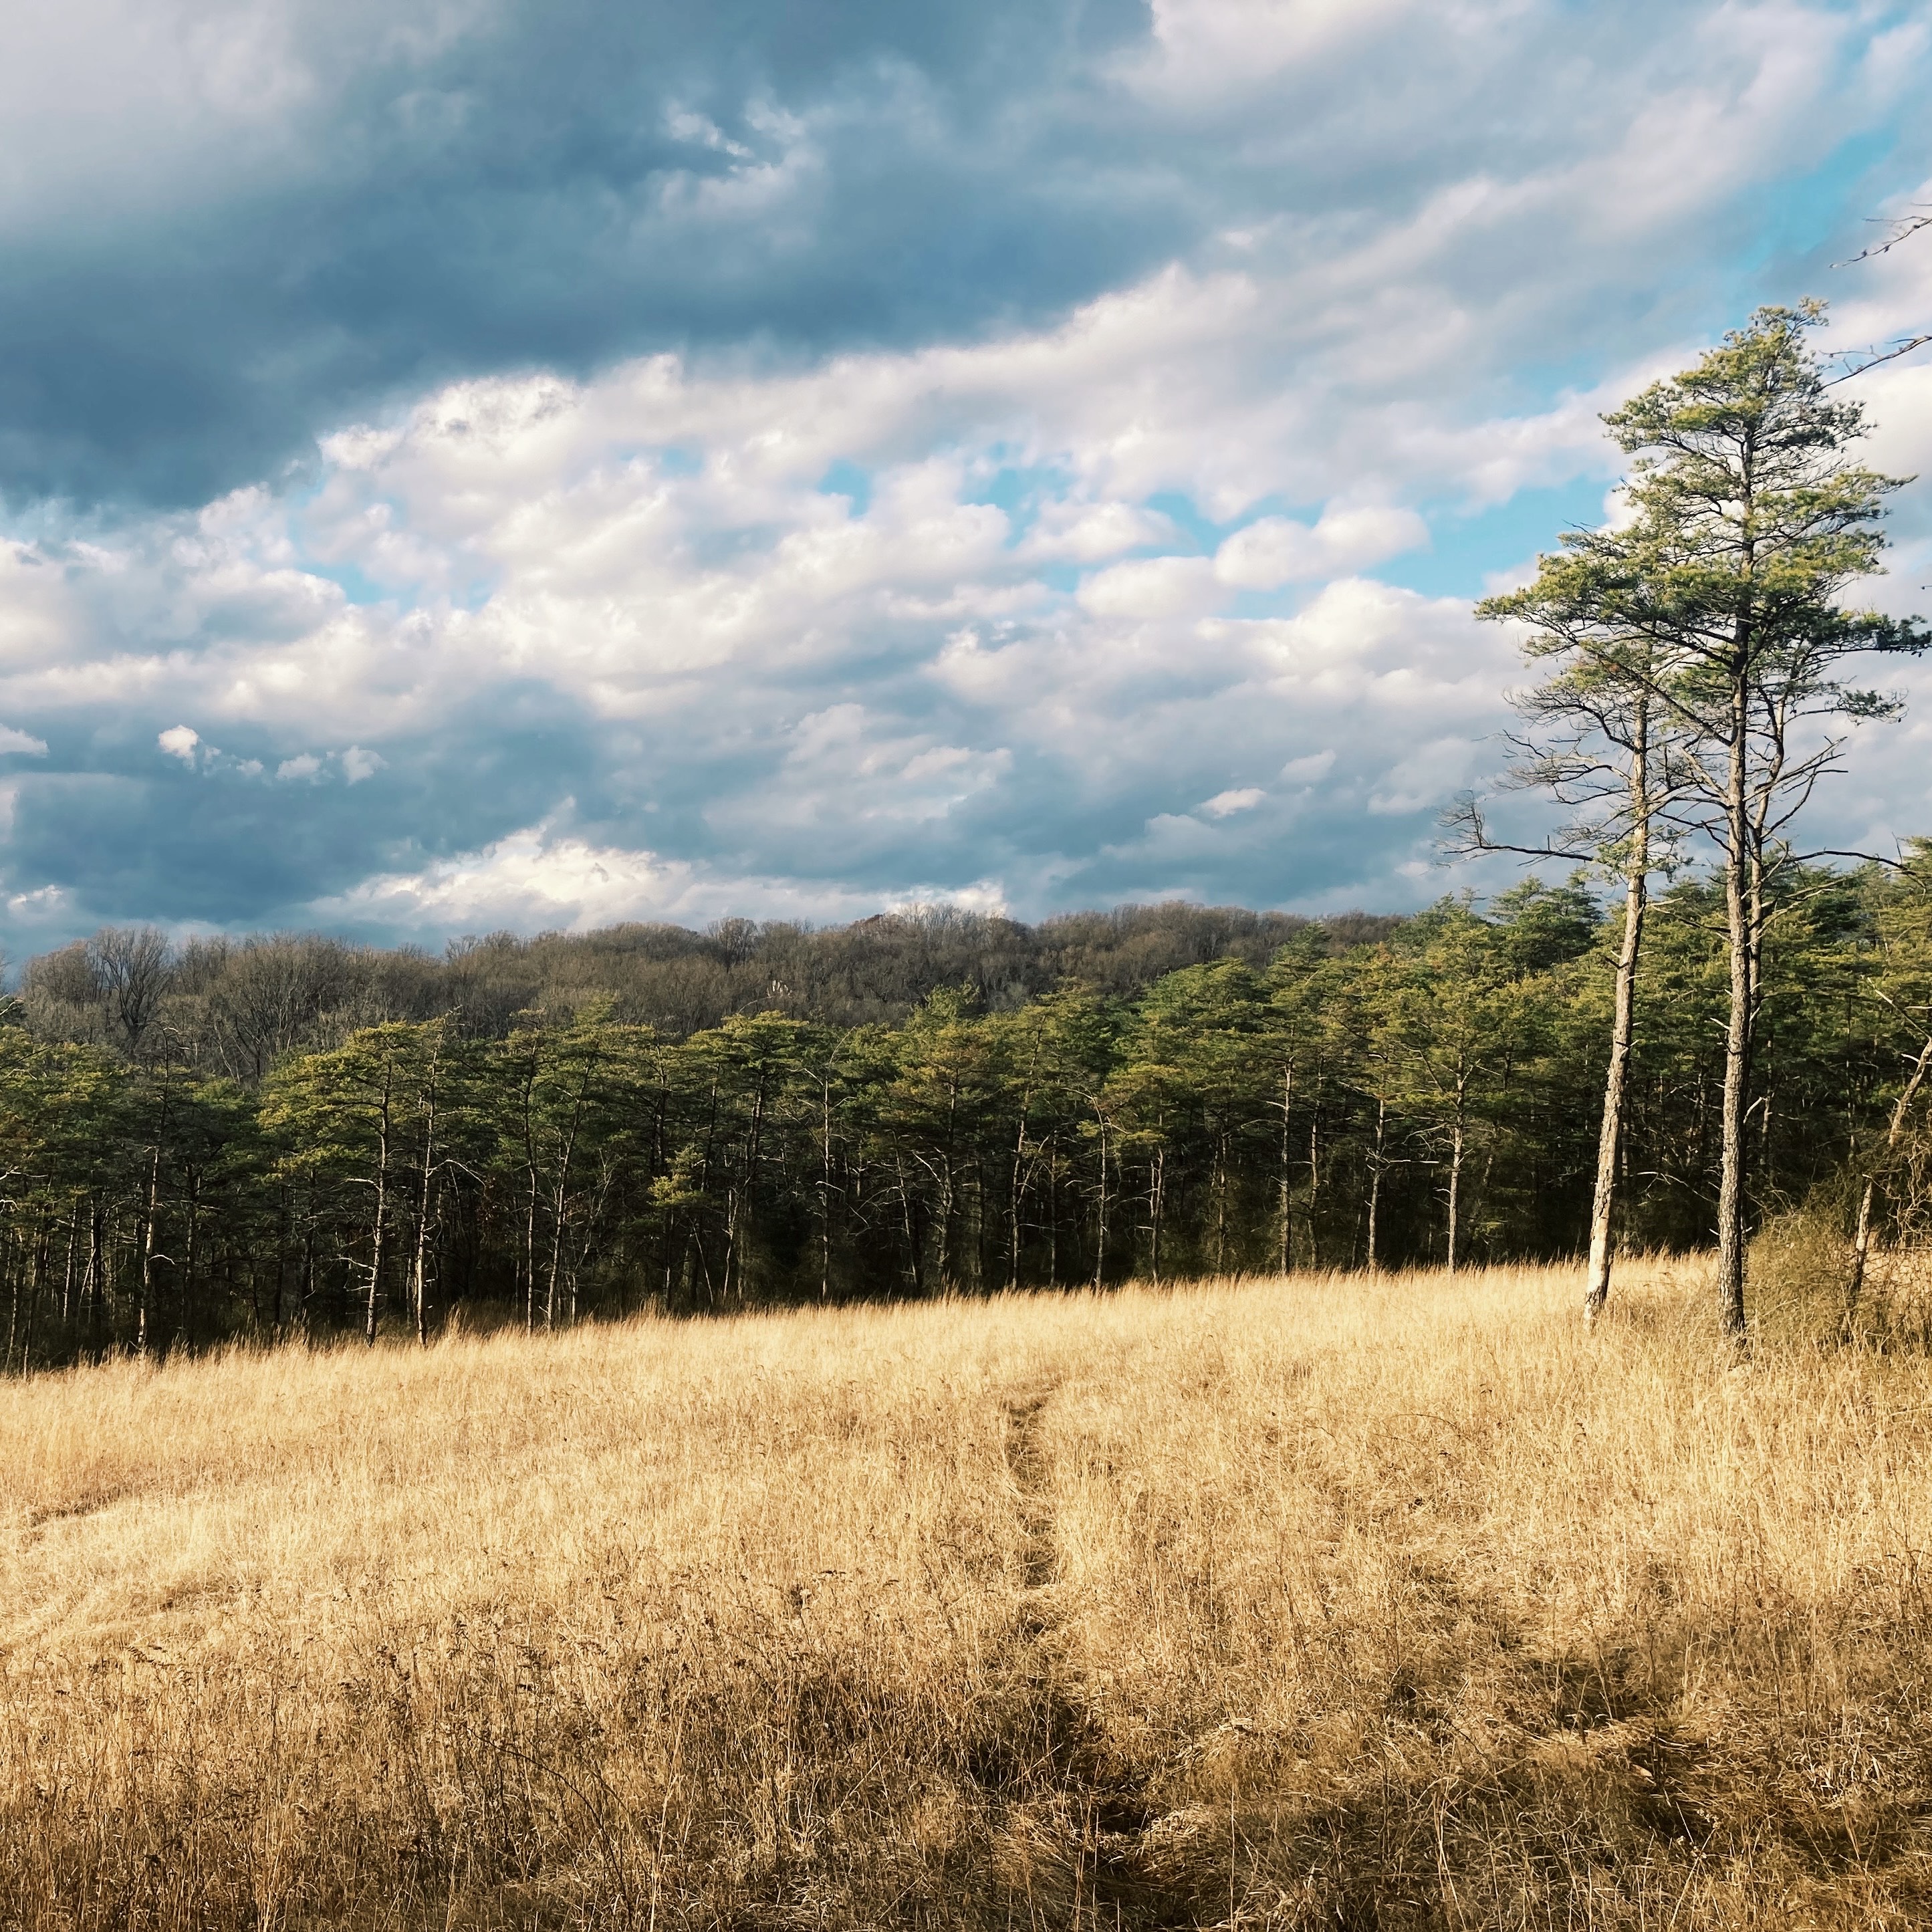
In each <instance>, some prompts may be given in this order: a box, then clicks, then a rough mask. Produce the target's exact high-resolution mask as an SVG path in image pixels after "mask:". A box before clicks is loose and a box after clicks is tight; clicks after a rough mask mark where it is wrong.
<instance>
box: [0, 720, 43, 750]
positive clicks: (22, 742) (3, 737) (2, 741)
mask: <svg viewBox="0 0 1932 1932" xmlns="http://www.w3.org/2000/svg"><path fill="white" fill-rule="evenodd" d="M5 751H23V752H25V753H26V754H27V756H28V757H33V758H44V757H46V754H47V741H46V739H44V738H36V737H35V736H34V734H33V733H31V731H17V730H14V728H13V726H12V725H10V724H0V752H5Z"/></svg>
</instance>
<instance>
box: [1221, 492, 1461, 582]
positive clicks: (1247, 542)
mask: <svg viewBox="0 0 1932 1932" xmlns="http://www.w3.org/2000/svg"><path fill="white" fill-rule="evenodd" d="M1428 541H1429V526H1428V524H1427V523H1426V522H1424V520H1423V519H1422V517H1421V515H1419V514H1418V513H1417V512H1416V511H1414V510H1409V509H1401V508H1355V509H1349V508H1339V507H1338V508H1334V509H1331V510H1329V511H1327V512H1325V514H1324V515H1323V517H1322V520H1321V521H1320V522H1319V523H1316V525H1314V526H1313V528H1311V527H1310V526H1309V525H1307V524H1306V523H1295V522H1294V521H1293V520H1291V519H1290V518H1289V517H1262V519H1261V520H1260V521H1259V522H1258V523H1250V524H1249V525H1248V526H1247V528H1246V529H1239V530H1237V531H1236V532H1235V534H1234V535H1232V536H1231V537H1230V538H1229V539H1228V540H1227V541H1226V543H1224V544H1223V545H1222V546H1221V547H1220V550H1217V552H1216V553H1215V556H1214V574H1215V576H1216V577H1217V578H1219V579H1220V581H1221V582H1222V583H1232V584H1234V585H1235V586H1238V587H1239V588H1240V589H1244V590H1279V589H1280V588H1281V586H1283V584H1284V583H1298V582H1301V581H1303V580H1306V579H1307V578H1310V577H1334V576H1339V575H1341V574H1343V573H1345V572H1347V571H1353V570H1358V569H1360V568H1361V567H1362V566H1363V565H1365V564H1371V563H1379V562H1381V561H1382V559H1384V558H1385V557H1390V556H1399V555H1400V553H1402V552H1403V550H1414V549H1416V548H1418V547H1420V546H1422V545H1424V544H1427V542H1428Z"/></svg>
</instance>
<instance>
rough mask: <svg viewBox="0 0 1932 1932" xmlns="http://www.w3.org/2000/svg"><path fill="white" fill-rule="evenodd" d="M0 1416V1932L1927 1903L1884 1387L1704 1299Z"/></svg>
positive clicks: (1465, 1287)
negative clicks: (1749, 1339)
mask: <svg viewBox="0 0 1932 1932" xmlns="http://www.w3.org/2000/svg"><path fill="white" fill-rule="evenodd" d="M1578 1286H1579V1284H1578V1282H1577V1271H1575V1270H1574V1269H1569V1270H1554V1269H1553V1270H1538V1269H1499V1270H1493V1271H1489V1272H1487V1273H1475V1274H1465V1275H1463V1276H1461V1277H1457V1279H1455V1280H1447V1279H1445V1278H1443V1277H1440V1276H1431V1275H1426V1274H1418V1275H1409V1276H1403V1277H1383V1278H1380V1279H1373V1280H1371V1279H1366V1278H1363V1277H1295V1278H1290V1279H1288V1280H1273V1281H1264V1282H1247V1283H1206V1284H1202V1285H1198V1286H1191V1287H1186V1288H1182V1289H1173V1290H1169V1291H1166V1292H1152V1291H1141V1290H1130V1291H1126V1292H1120V1293H1117V1294H1112V1295H1106V1296H1103V1297H1098V1298H1096V1297H1090V1296H1079V1295H1075V1296H1067V1297H1061V1298H1047V1297H1028V1298H1015V1299H1009V1300H1001V1301H992V1302H990V1303H989V1302H953V1303H947V1304H936V1305H928V1306H922V1307H895V1308H867V1309H856V1310H833V1311H829V1312H808V1313H789V1314H776V1315H760V1316H747V1317H745V1318H744V1319H736V1320H724V1321H716V1322H686V1323H677V1324H673V1323H670V1322H660V1321H654V1320H643V1321H639V1322H634V1323H631V1324H628V1325H623V1326H619V1327H614V1328H584V1329H580V1330H578V1331H575V1332H573V1333H570V1334H565V1335H562V1336H559V1337H553V1338H548V1339H542V1338H539V1339H538V1340H526V1339H525V1338H523V1337H521V1336H520V1335H516V1334H504V1335H495V1336H487V1337H484V1336H467V1337H466V1336H461V1335H458V1336H456V1337H452V1338H450V1339H448V1340H444V1341H443V1342H441V1343H437V1345H435V1346H432V1347H431V1348H429V1349H426V1350H417V1349H413V1348H410V1347H405V1346H389V1345H385V1346H381V1347H380V1348H377V1349H374V1350H365V1349H362V1348H359V1347H344V1348H340V1349H333V1350H329V1351H320V1352H309V1351H305V1350H303V1349H284V1350H281V1351H280V1352H272V1353H267V1354H261V1353H245V1352H236V1353H233V1354H229V1355H224V1356H221V1357H219V1358H214V1359H208V1360H202V1361H181V1362H178V1363H169V1364H166V1365H163V1366H160V1367H155V1366H153V1365H151V1364H141V1363H139V1362H134V1361H121V1362H116V1363H113V1364H108V1365H106V1366H104V1367H98V1368H92V1369H86V1370H78V1371H74V1372H70V1373H61V1374H52V1375H45V1376H37V1377H35V1378H33V1379H30V1380H28V1381H26V1382H20V1383H15V1384H11V1385H7V1387H5V1389H4V1390H0V1926H4V1927H7V1928H14V1927H33V1928H35V1932H53V1928H56V1927H58V1928H62V1932H68V1928H73V1932H80V1928H89V1932H92V1928H95V1927H100V1928H108V1927H113V1928H115V1932H121V1928H131V1927H143V1928H145V1927H153V1928H157V1932H161V1929H162V1928H165V1929H166V1932H175V1928H181V1929H182V1932H186V1928H190V1927H192V1928H203V1927H207V1928H222V1932H226V1928H229V1927H235V1928H241V1927H248V1928H253V1932H284V1928H287V1932H295V1929H296V1928H306V1927H323V1926H329V1927H335V1926H343V1927H370V1928H374V1927H396V1928H416V1927H437V1928H442V1932H455V1928H469V1927H476V1928H481V1927H512V1926H514V1927H634V1928H638V1929H639V1932H644V1928H650V1932H655V1928H666V1932H669V1929H670V1928H681V1927H746V1928H749V1927H860V1926H869V1925H877V1926H892V1927H984V1928H989V1932H991V1928H1009V1927H1013V1928H1018V1927H1025V1928H1036V1927H1096V1928H1100V1927H1316V1926H1323V1927H1424V1926H1429V1927H1435V1926H1443V1927H1455V1926H1471V1927H1475V1926H1492V1925H1496V1926H1512V1927H1514V1926H1524V1927H1544V1926H1548V1927H1565V1928H1570V1927H1613V1926H1615V1927H1626V1926H1628V1927H1656V1928H1658V1932H1664V1928H1667V1927H1670V1928H1686V1929H1687V1932H1688V1928H1694V1927H1718V1926H1722V1927H1743V1926H1757V1925H1763V1926H1767V1927H1770V1926H1778V1927H1786V1926H1801V1927H1802V1926H1820V1927H1822V1926H1832V1927H1837V1926H1846V1927H1851V1926H1859V1927H1865V1926H1873V1927H1876V1926H1882V1925H1899V1926H1904V1925H1908V1924H1924V1923H1925V1922H1926V1921H1927V1918H1932V1598H1928V1595H1927V1589H1928V1570H1932V1481H1928V1478H1929V1477H1932V1455H1929V1454H1928V1448H1932V1356H1928V1355H1927V1352H1925V1351H1924V1350H1923V1349H1917V1348H1913V1349H1899V1350H1897V1351H1894V1352H1888V1351H1887V1350H1885V1349H1879V1348H1868V1347H1822V1346H1813V1345H1810V1344H1808V1343H1805V1342H1803V1341H1802V1340H1796V1339H1792V1340H1780V1339H1778V1337H1776V1336H1775V1335H1774V1336H1772V1337H1769V1338H1768V1339H1766V1340H1763V1341H1762V1342H1761V1343H1760V1346H1758V1347H1757V1350H1756V1352H1755V1353H1754V1355H1753V1357H1752V1358H1751V1360H1750V1361H1748V1362H1747V1363H1745V1364H1739V1363H1737V1362H1736V1361H1733V1360H1732V1359H1731V1358H1728V1357H1726V1356H1724V1355H1721V1354H1720V1353H1719V1352H1718V1349H1717V1348H1716V1346H1715V1339H1714V1323H1713V1319H1712V1313H1711V1311H1710V1309H1709V1307H1708V1306H1707V1303H1708V1300H1709V1298H1708V1296H1707V1295H1706V1293H1705V1292H1704V1279H1703V1267H1702V1264H1701V1263H1697V1262H1691V1263H1679V1264H1661V1263H1660V1264H1656V1265H1648V1266H1645V1267H1642V1268H1634V1269H1632V1270H1631V1271H1627V1273H1626V1275H1625V1278H1624V1280H1622V1282H1621V1283H1620V1284H1619V1299H1618V1301H1616V1304H1613V1311H1612V1313H1611V1314H1610V1316H1609V1317H1608V1318H1607V1319H1606V1320H1605V1321H1604V1322H1603V1323H1602V1324H1601V1325H1600V1326H1599V1327H1598V1329H1597V1330H1596V1331H1595V1332H1593V1333H1592V1332H1586V1331H1584V1330H1583V1328H1582V1327H1581V1326H1580V1324H1579V1323H1578V1322H1577V1319H1576V1315H1575V1304H1576V1301H1577V1290H1578Z"/></svg>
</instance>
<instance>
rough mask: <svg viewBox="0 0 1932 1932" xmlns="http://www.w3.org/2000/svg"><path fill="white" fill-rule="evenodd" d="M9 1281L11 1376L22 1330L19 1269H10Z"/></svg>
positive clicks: (8, 1340) (8, 1317)
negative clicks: (14, 1346) (16, 1347)
mask: <svg viewBox="0 0 1932 1932" xmlns="http://www.w3.org/2000/svg"><path fill="white" fill-rule="evenodd" d="M7 1286H8V1288H9V1289H10V1299H9V1301H8V1304H7V1364H6V1366H7V1373H8V1374H9V1375H11V1374H12V1373H13V1344H14V1343H15V1341H16V1340H17V1338H18V1337H19V1334H20V1270H19V1269H18V1268H10V1269H9V1270H8V1271H7Z"/></svg>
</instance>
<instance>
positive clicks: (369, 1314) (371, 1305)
mask: <svg viewBox="0 0 1932 1932" xmlns="http://www.w3.org/2000/svg"><path fill="white" fill-rule="evenodd" d="M394 1078H395V1076H394V1073H393V1072H392V1070H391V1069H390V1068H389V1067H384V1068H383V1100H382V1106H381V1110H380V1112H379V1114H378V1115H377V1136H376V1219H375V1226H374V1228H373V1229H371V1231H370V1237H369V1301H368V1307H366V1308H365V1310H364V1313H363V1328H362V1339H363V1340H365V1342H367V1343H368V1345H369V1346H370V1347H371V1348H372V1349H373V1348H374V1346H376V1321H377V1313H378V1312H379V1310H380V1308H381V1307H382V1292H383V1241H384V1238H385V1237H386V1235H388V1233H389V1091H390V1087H391V1084H392V1081H393V1079H394Z"/></svg>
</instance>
